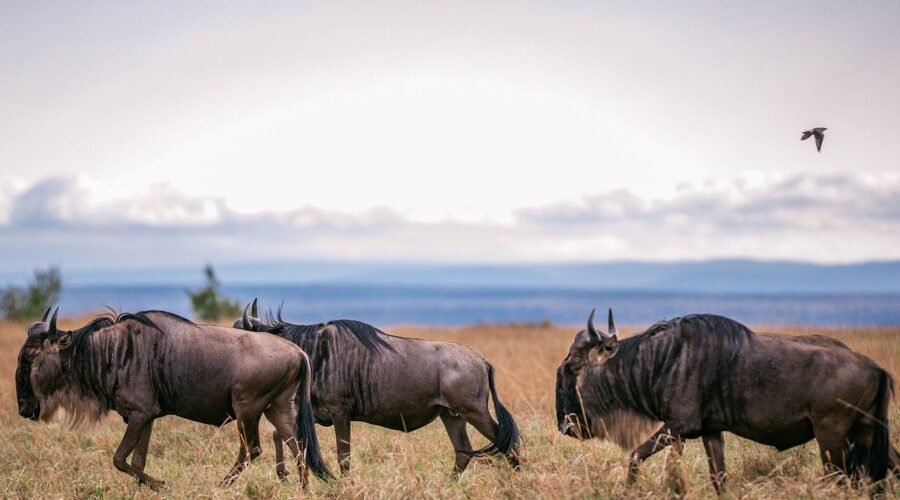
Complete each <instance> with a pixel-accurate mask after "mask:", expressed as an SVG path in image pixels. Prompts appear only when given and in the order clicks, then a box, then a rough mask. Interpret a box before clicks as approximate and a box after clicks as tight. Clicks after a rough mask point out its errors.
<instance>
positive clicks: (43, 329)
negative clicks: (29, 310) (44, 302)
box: [28, 306, 59, 336]
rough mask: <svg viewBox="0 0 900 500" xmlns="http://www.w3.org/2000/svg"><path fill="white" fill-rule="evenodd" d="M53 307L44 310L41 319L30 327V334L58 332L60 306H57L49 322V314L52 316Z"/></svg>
mask: <svg viewBox="0 0 900 500" xmlns="http://www.w3.org/2000/svg"><path fill="white" fill-rule="evenodd" d="M51 309H53V307H52V306H51V307H48V308H47V310H46V311H44V315H43V316H41V320H40V321H36V322H34V323H32V324H31V326H29V327H28V336H31V335H38V334H42V333H48V332H50V333H56V316H57V314H59V307H57V308H56V311H54V312H53V317H51V318H50V323H47V316H50V310H51Z"/></svg>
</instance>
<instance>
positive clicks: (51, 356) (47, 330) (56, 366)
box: [16, 308, 72, 420]
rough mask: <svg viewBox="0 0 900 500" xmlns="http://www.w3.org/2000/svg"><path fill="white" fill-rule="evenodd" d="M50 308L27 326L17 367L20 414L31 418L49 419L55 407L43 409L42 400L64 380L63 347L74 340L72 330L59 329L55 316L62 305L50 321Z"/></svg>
mask: <svg viewBox="0 0 900 500" xmlns="http://www.w3.org/2000/svg"><path fill="white" fill-rule="evenodd" d="M49 313H50V309H47V312H46V313H44V317H43V318H42V319H41V321H38V322H35V323H32V324H31V326H29V327H28V336H27V337H26V339H25V344H24V345H22V349H21V350H20V351H19V365H18V367H17V368H16V399H17V400H18V402H19V415H21V416H22V417H25V418H29V419H31V420H38V419H39V418H42V417H43V418H44V419H45V420H46V419H49V418H50V417H52V416H53V415H52V414H53V410H54V409H55V408H53V409H50V410H49V411H48V409H46V408H45V409H44V410H45V411H44V412H43V413H42V412H41V404H40V402H41V400H42V399H45V398H46V397H47V396H49V395H51V394H52V393H54V392H56V391H57V390H58V389H59V387H60V384H61V380H62V362H61V361H60V350H62V349H65V348H66V347H69V346H70V345H71V344H72V332H70V331H63V330H59V329H58V328H57V327H56V317H57V314H58V313H59V308H56V311H54V312H53V316H52V317H51V318H50V320H49V321H47V315H48V314H49Z"/></svg>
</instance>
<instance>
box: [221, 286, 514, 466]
mask: <svg viewBox="0 0 900 500" xmlns="http://www.w3.org/2000/svg"><path fill="white" fill-rule="evenodd" d="M249 307H250V306H249V305H248V308H249ZM234 326H235V327H236V328H243V329H246V330H253V331H259V332H268V333H270V334H274V335H276V336H279V337H283V338H285V339H287V340H290V341H291V342H293V343H295V344H297V345H299V346H300V347H301V348H302V349H303V350H304V351H305V352H306V353H308V354H309V358H310V362H311V363H312V372H313V382H312V404H313V407H314V409H315V416H316V422H317V423H319V424H320V425H324V426H330V425H334V433H335V437H336V440H337V452H338V461H339V463H340V468H341V471H342V472H344V473H346V472H347V471H348V470H349V468H350V462H349V460H350V422H351V421H360V422H367V423H370V424H374V425H378V426H381V427H387V428H389V429H394V430H400V431H404V432H411V431H414V430H416V429H418V428H420V427H423V426H425V425H426V424H428V423H430V422H431V421H433V420H434V419H435V418H437V417H440V419H441V422H443V424H444V427H445V428H446V429H447V434H448V435H449V437H450V441H451V442H452V444H453V449H454V450H455V452H456V462H455V465H454V472H453V474H454V475H455V476H458V475H459V474H461V473H462V472H463V471H464V470H465V468H466V466H467V465H468V464H469V461H470V460H471V459H472V457H474V456H481V455H493V454H504V455H505V456H506V457H507V459H508V460H509V462H510V463H511V464H512V466H513V467H514V468H515V467H518V466H519V457H518V447H519V443H520V436H519V431H518V429H517V427H516V423H515V420H513V417H512V415H511V414H510V413H509V411H507V409H506V407H504V406H503V404H502V403H501V402H500V398H499V397H498V396H497V389H496V387H495V386H494V367H493V366H491V364H490V363H489V362H488V361H487V360H486V359H484V357H482V356H481V354H479V353H478V352H476V351H475V350H473V349H471V348H469V347H466V346H462V345H459V344H452V343H448V342H432V341H428V340H421V339H413V338H402V337H395V336H392V335H388V334H386V333H384V332H382V331H380V330H378V329H377V328H375V327H373V326H371V325H368V324H366V323H362V322H359V321H352V320H335V321H330V322H328V323H320V324H315V325H295V324H290V323H286V322H284V321H283V320H282V318H281V311H279V312H278V314H277V316H274V315H272V314H271V313H270V314H269V315H268V318H267V319H266V320H265V321H263V320H261V319H260V317H259V312H258V308H257V302H256V300H254V301H253V305H252V310H251V313H250V315H248V313H247V308H245V309H244V315H243V317H242V318H239V319H238V320H237V321H235V325H234ZM488 394H490V396H491V397H492V398H493V400H494V411H495V412H496V414H497V420H498V422H495V421H494V420H493V419H492V418H491V414H490V412H489V411H488ZM466 423H469V424H472V426H473V427H475V429H477V430H478V432H480V433H481V434H482V435H484V436H485V437H486V438H488V439H489V440H491V444H489V445H487V446H485V447H483V448H481V449H478V450H473V449H472V445H471V443H470V442H469V436H468V434H467V432H466ZM274 439H275V447H276V460H277V462H278V468H279V469H278V473H279V475H281V474H282V473H283V465H282V463H281V457H282V454H281V438H280V436H275V437H274Z"/></svg>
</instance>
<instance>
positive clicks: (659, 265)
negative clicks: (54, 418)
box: [0, 260, 900, 294]
mask: <svg viewBox="0 0 900 500" xmlns="http://www.w3.org/2000/svg"><path fill="white" fill-rule="evenodd" d="M201 267H202V265H201V264H200V263H198V265H197V266H196V268H190V269H188V268H168V269H122V270H104V271H102V272H100V271H83V270H66V269H63V274H64V278H65V280H66V283H67V284H71V285H79V286H80V285H185V286H187V285H194V284H196V283H199V282H200V281H201V279H202V274H201ZM216 271H217V273H218V274H219V276H220V278H221V280H222V282H223V283H225V284H227V285H245V284H272V285H275V284H343V285H365V286H424V287H459V288H515V289H529V288H534V289H586V290H658V291H674V292H714V293H722V292H727V293H786V292H787V293H791V292H796V293H826V294H827V293H895V292H900V261H890V262H871V263H861V264H849V265H819V264H808V263H798V262H758V261H750V260H712V261H700V262H604V263H568V264H509V265H500V264H405V263H404V264H401V263H360V262H349V263H344V262H333V261H332V262H325V261H302V262H277V263H247V264H221V265H216ZM0 280H3V281H7V282H9V281H13V280H14V278H13V277H5V276H0Z"/></svg>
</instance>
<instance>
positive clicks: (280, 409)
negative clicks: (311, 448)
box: [266, 395, 309, 489]
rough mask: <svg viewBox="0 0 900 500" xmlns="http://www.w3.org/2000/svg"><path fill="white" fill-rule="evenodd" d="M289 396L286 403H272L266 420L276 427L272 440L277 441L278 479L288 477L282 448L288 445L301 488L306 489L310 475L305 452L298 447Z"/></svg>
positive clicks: (267, 410) (276, 469)
mask: <svg viewBox="0 0 900 500" xmlns="http://www.w3.org/2000/svg"><path fill="white" fill-rule="evenodd" d="M292 397H293V396H291V395H288V397H287V398H285V399H286V401H281V402H275V403H272V406H270V407H268V408H267V409H266V419H268V420H269V422H271V423H272V425H274V426H275V432H274V434H273V435H272V439H273V440H274V441H275V459H276V460H277V461H278V464H277V465H276V468H275V471H276V472H277V473H278V477H279V478H280V479H282V480H284V479H285V478H286V477H287V471H286V470H285V465H284V449H283V448H282V446H283V445H284V444H287V447H288V451H290V452H291V456H292V457H294V461H295V463H296V464H297V473H298V474H299V475H300V486H301V487H303V488H304V489H306V487H307V486H309V475H308V473H307V470H306V459H305V457H304V455H303V452H302V451H301V450H300V448H299V447H298V446H297V439H296V438H295V437H294V415H293V411H292V408H293V406H292V403H291V402H290V398H292Z"/></svg>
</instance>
